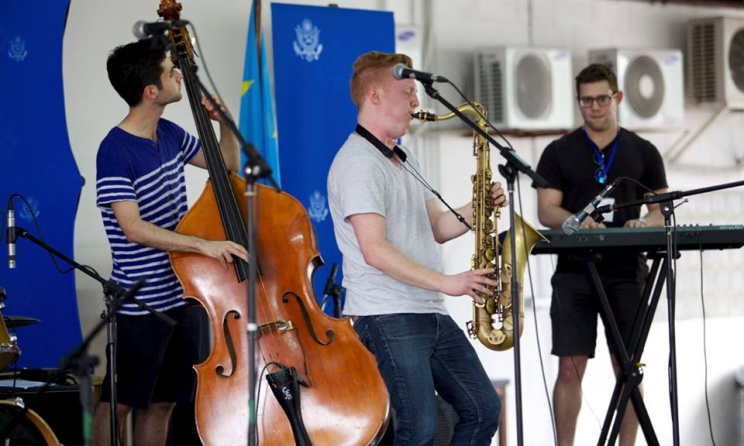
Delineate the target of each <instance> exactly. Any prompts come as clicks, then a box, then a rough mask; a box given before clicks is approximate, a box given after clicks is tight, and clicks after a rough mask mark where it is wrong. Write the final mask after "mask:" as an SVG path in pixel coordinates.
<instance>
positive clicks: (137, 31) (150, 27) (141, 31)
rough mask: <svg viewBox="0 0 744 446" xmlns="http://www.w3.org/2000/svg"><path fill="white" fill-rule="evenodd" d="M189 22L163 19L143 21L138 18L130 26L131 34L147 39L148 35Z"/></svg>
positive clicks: (161, 32)
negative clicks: (159, 20)
mask: <svg viewBox="0 0 744 446" xmlns="http://www.w3.org/2000/svg"><path fill="white" fill-rule="evenodd" d="M188 24H189V21H188V20H164V21H161V22H149V23H148V22H145V21H144V20H138V21H137V23H135V24H134V26H133V27H132V34H134V37H136V38H138V39H139V40H142V39H147V38H148V37H151V36H154V35H157V34H163V33H164V32H166V31H168V30H170V29H173V28H178V27H179V26H186V25H188Z"/></svg>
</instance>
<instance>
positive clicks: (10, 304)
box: [0, 0, 82, 368]
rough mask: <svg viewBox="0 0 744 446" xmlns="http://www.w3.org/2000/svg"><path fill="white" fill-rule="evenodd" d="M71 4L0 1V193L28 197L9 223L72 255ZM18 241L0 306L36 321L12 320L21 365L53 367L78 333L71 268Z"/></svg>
mask: <svg viewBox="0 0 744 446" xmlns="http://www.w3.org/2000/svg"><path fill="white" fill-rule="evenodd" d="M68 6H69V0H38V1H33V2H29V1H27V0H3V1H2V2H0V48H1V49H0V85H2V89H0V101H1V102H2V103H3V104H5V106H4V107H3V108H2V110H3V111H2V112H0V150H2V163H0V179H1V180H0V200H8V198H9V197H10V196H11V194H20V195H22V196H23V197H25V198H26V200H27V202H28V204H29V206H26V202H25V201H24V200H22V199H19V198H15V199H14V200H13V205H14V208H15V220H16V225H17V226H18V227H22V228H24V229H26V230H28V232H29V234H31V235H33V236H34V237H36V238H39V239H43V240H44V241H46V243H48V244H49V245H51V246H52V247H54V248H55V249H56V250H58V251H59V252H61V253H63V254H65V255H67V256H69V257H72V256H73V250H72V248H73V231H74V222H75V214H76V212H77V206H78V201H79V198H80V190H81V188H82V178H81V176H80V171H79V170H78V168H77V165H76V164H75V160H74V159H73V156H72V151H71V148H70V143H69V139H68V135H67V126H66V120H65V105H64V93H63V89H62V37H63V34H64V30H65V22H66V19H67V9H68ZM6 203H7V201H6ZM3 208H4V207H3ZM37 222H38V225H39V228H38V229H37V227H36V223H37ZM42 233H43V236H42ZM3 237H5V231H3ZM16 249H17V262H18V263H17V265H18V266H17V268H16V269H8V267H7V260H8V259H7V254H3V255H2V256H0V262H1V263H2V264H1V265H0V286H2V287H3V288H5V290H6V292H7V296H8V297H7V300H6V302H5V308H4V309H2V313H3V315H4V316H8V315H14V316H26V317H31V318H36V319H40V322H39V323H38V324H35V325H32V326H27V327H23V328H18V331H17V336H18V348H19V349H20V350H21V352H22V354H21V356H20V359H19V360H18V366H19V367H29V368H32V367H33V368H36V367H57V366H58V365H59V362H60V358H61V357H62V356H63V355H64V354H65V353H68V352H69V351H70V350H72V349H73V347H75V346H76V345H77V344H78V343H79V342H80V341H81V333H80V321H79V318H78V309H77V299H76V294H75V275H74V273H73V272H69V273H66V274H63V273H61V272H60V271H58V270H57V268H56V267H55V265H54V264H53V263H52V260H51V258H50V255H49V254H48V253H47V252H46V251H44V250H43V249H41V248H40V247H38V246H37V245H35V244H34V243H32V242H31V241H29V240H27V239H25V238H19V239H18V240H17V243H16ZM59 263H60V267H61V268H62V269H68V268H69V265H67V264H66V263H64V262H61V261H60V262H59ZM10 331H11V332H12V331H14V330H13V329H12V328H11V329H10Z"/></svg>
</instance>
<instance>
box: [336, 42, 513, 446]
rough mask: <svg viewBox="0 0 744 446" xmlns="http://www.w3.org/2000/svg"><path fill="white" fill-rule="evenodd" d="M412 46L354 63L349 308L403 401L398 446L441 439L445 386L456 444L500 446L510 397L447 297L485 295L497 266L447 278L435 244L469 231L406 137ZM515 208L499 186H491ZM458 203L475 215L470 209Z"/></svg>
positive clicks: (339, 192) (342, 178)
mask: <svg viewBox="0 0 744 446" xmlns="http://www.w3.org/2000/svg"><path fill="white" fill-rule="evenodd" d="M398 63H403V64H405V65H407V66H408V67H411V59H410V58H409V57H408V56H405V55H402V54H385V53H378V52H371V53H367V54H364V55H362V56H360V57H359V58H358V59H357V61H356V62H355V63H354V72H353V75H352V78H351V96H352V99H353V101H354V103H355V104H356V106H357V113H358V126H357V128H356V131H355V132H353V133H352V134H351V135H350V136H349V138H348V139H347V141H346V142H345V143H344V145H343V146H342V147H341V149H340V150H339V152H338V153H337V154H336V157H335V159H334V161H333V164H332V166H331V170H330V172H329V176H328V195H329V205H330V210H331V216H332V217H333V224H334V230H335V235H336V241H337V243H338V246H339V248H340V250H341V252H342V254H343V268H344V282H343V285H344V287H345V288H346V290H347V294H346V307H345V309H344V313H345V314H347V315H350V316H352V317H353V318H354V319H355V323H354V327H355V328H356V330H357V332H358V333H359V336H360V338H361V340H362V342H363V343H364V344H365V346H366V347H367V348H368V349H369V350H370V351H371V352H372V353H373V354H374V355H375V357H376V359H377V364H378V368H379V370H380V373H381V375H382V377H383V379H384V381H385V384H386V386H387V389H388V392H389V394H390V396H391V402H392V406H393V408H394V409H395V419H394V423H395V444H406V445H425V444H431V443H432V442H433V440H434V434H435V427H436V426H435V425H436V414H437V403H436V397H435V391H436V392H437V393H438V394H439V395H440V396H441V397H442V398H443V399H444V400H446V401H447V402H449V403H450V404H451V405H452V406H453V407H454V408H455V410H456V411H457V412H458V414H459V416H460V421H459V423H458V424H457V425H456V426H455V431H454V436H453V439H452V444H468V445H470V444H478V445H485V444H490V441H491V438H492V437H493V435H494V433H495V432H496V430H497V428H498V424H499V420H500V415H501V401H500V399H499V397H498V395H497V394H496V392H495V390H494V388H493V386H492V384H491V382H490V380H489V378H488V375H487V374H486V372H485V370H484V369H483V366H482V365H481V363H480V360H479V359H478V356H477V355H476V353H475V349H474V348H473V346H472V345H471V343H470V342H469V340H468V339H467V337H466V336H465V334H464V332H463V331H462V330H461V329H460V328H459V327H458V326H457V325H456V323H455V322H454V321H453V320H452V318H451V317H450V316H449V315H448V314H447V310H446V308H445V306H444V298H443V296H442V295H441V294H440V293H444V294H447V295H451V296H463V295H467V296H469V297H470V298H471V299H473V300H475V301H477V302H481V301H482V298H481V297H479V296H478V293H486V292H487V289H486V286H491V287H495V286H496V285H497V283H496V281H494V280H492V279H491V278H489V277H487V275H489V274H493V273H494V270H493V269H492V268H484V269H476V270H473V271H465V272H462V273H460V274H454V275H445V274H443V273H441V272H440V268H441V267H440V261H439V255H438V250H437V246H436V243H444V242H446V241H449V240H451V239H453V238H456V237H459V236H461V235H463V234H464V233H465V232H466V231H467V228H466V226H464V225H463V224H462V223H461V222H460V221H458V219H457V218H456V217H455V215H453V214H452V213H450V212H448V211H447V212H445V211H442V209H441V208H440V207H439V204H438V203H437V200H436V198H435V196H434V194H433V193H432V192H431V190H430V188H428V187H427V186H425V184H426V182H425V181H424V180H423V177H421V175H420V173H419V163H418V160H417V159H416V158H415V156H413V154H412V153H411V152H410V151H409V150H407V149H406V148H402V147H400V146H398V145H396V142H397V140H398V138H400V137H402V136H403V135H404V134H405V133H406V132H407V131H408V128H409V125H410V122H411V119H412V118H411V114H412V113H413V112H414V110H415V109H416V108H417V107H418V106H419V101H418V98H417V90H416V84H415V82H414V81H413V80H411V79H405V80H395V79H394V78H393V75H392V68H393V66H394V65H396V64H398ZM490 195H491V199H492V200H493V201H494V203H495V204H496V205H497V206H506V204H507V203H506V197H505V196H504V191H503V189H502V187H501V185H500V184H499V183H495V184H494V185H493V187H492V188H491V191H490ZM456 211H457V212H458V213H459V214H461V215H462V216H463V217H464V220H465V221H467V222H468V223H470V222H471V221H472V206H471V204H467V205H465V206H462V207H460V208H458V209H456Z"/></svg>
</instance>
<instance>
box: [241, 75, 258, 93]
mask: <svg viewBox="0 0 744 446" xmlns="http://www.w3.org/2000/svg"><path fill="white" fill-rule="evenodd" d="M254 82H255V81H254V80H253V79H249V80H247V81H243V86H242V88H241V89H240V95H241V96H244V95H245V94H246V93H247V92H248V90H250V88H251V85H253V83H254Z"/></svg>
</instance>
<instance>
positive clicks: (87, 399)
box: [0, 226, 176, 446]
mask: <svg viewBox="0 0 744 446" xmlns="http://www.w3.org/2000/svg"><path fill="white" fill-rule="evenodd" d="M11 230H12V231H13V232H14V233H13V234H12V236H13V237H14V238H16V237H23V238H25V239H27V240H30V241H31V242H33V243H34V244H36V245H37V246H39V247H41V248H42V249H44V250H45V251H47V252H49V253H50V254H52V255H54V256H55V257H57V258H59V259H61V260H63V261H64V262H66V263H67V264H69V265H70V266H72V267H73V268H75V269H76V270H78V271H81V272H82V273H84V274H85V275H87V276H88V277H91V278H93V279H94V280H96V281H97V282H99V283H100V284H101V285H103V290H104V294H105V295H106V306H107V310H106V312H105V317H103V318H102V320H101V321H100V322H99V323H98V325H96V327H95V328H94V329H93V331H92V332H91V333H90V334H89V335H88V336H87V337H86V339H85V340H84V342H83V343H82V344H81V345H80V346H79V347H77V348H76V349H75V350H74V351H73V352H72V353H70V354H69V355H67V356H65V357H64V358H63V360H62V363H61V365H60V368H62V369H63V370H66V369H70V370H72V371H73V373H74V374H75V375H76V376H78V377H79V378H80V383H79V387H80V403H81V405H82V407H83V439H84V441H85V444H86V445H87V444H90V441H91V432H92V429H91V419H92V413H93V410H92V408H93V402H92V395H91V391H90V385H91V384H90V376H89V370H90V367H92V366H95V365H96V364H97V363H98V358H95V357H90V356H88V355H87V353H86V351H87V348H88V345H89V344H90V342H91V341H92V339H93V338H94V337H95V336H96V335H97V334H98V333H99V332H100V331H101V330H102V329H103V326H104V325H106V326H107V332H108V342H107V345H106V348H107V350H108V353H109V361H108V368H107V371H108V374H109V377H110V378H111V379H110V382H111V418H110V427H111V444H112V445H114V446H115V445H117V444H118V439H119V435H118V432H119V426H118V419H117V415H116V409H115V408H116V368H117V366H116V311H118V309H119V307H120V306H121V304H122V302H124V301H125V300H129V301H131V302H134V303H136V304H137V306H138V307H139V308H140V309H142V310H145V311H148V312H150V313H152V314H154V315H155V316H157V317H158V318H159V319H160V320H162V321H163V322H166V323H168V324H170V325H171V326H173V325H175V323H176V322H175V321H174V320H173V319H171V318H170V317H168V316H166V315H164V314H161V313H158V312H157V311H155V310H153V309H152V308H150V307H149V306H147V305H146V304H144V303H142V302H140V301H139V300H138V299H135V298H134V294H135V293H136V292H137V290H138V289H139V288H141V287H142V286H143V285H144V280H141V281H138V282H136V283H135V284H134V285H133V286H132V287H131V288H130V289H129V290H126V289H124V288H122V287H121V286H120V285H119V284H117V283H116V282H112V281H107V280H105V279H103V278H102V277H101V276H100V275H98V274H97V273H96V272H95V271H94V270H93V269H92V268H89V267H87V266H83V265H81V264H79V263H77V262H76V261H75V260H73V259H71V258H70V257H68V256H66V255H64V254H62V253H61V252H59V251H57V250H56V249H54V248H52V247H51V246H49V245H48V244H47V243H45V242H44V241H42V240H39V239H38V238H36V237H34V236H33V235H31V234H29V233H28V231H27V230H26V229H24V228H21V227H17V226H16V227H13V228H12V229H11V228H9V231H11ZM10 236H11V234H10V233H9V237H10ZM48 386H49V383H47V385H45V386H44V387H42V388H41V389H40V390H39V392H38V393H37V395H38V394H41V393H43V392H44V391H45V390H46V389H47V388H48ZM23 413H24V412H23V411H22V412H21V413H20V414H21V415H22V414H23ZM13 424H15V423H10V425H9V426H7V428H6V429H4V431H3V432H2V433H0V439H2V438H3V435H5V434H7V433H9V432H10V429H11V428H12V426H13Z"/></svg>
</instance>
